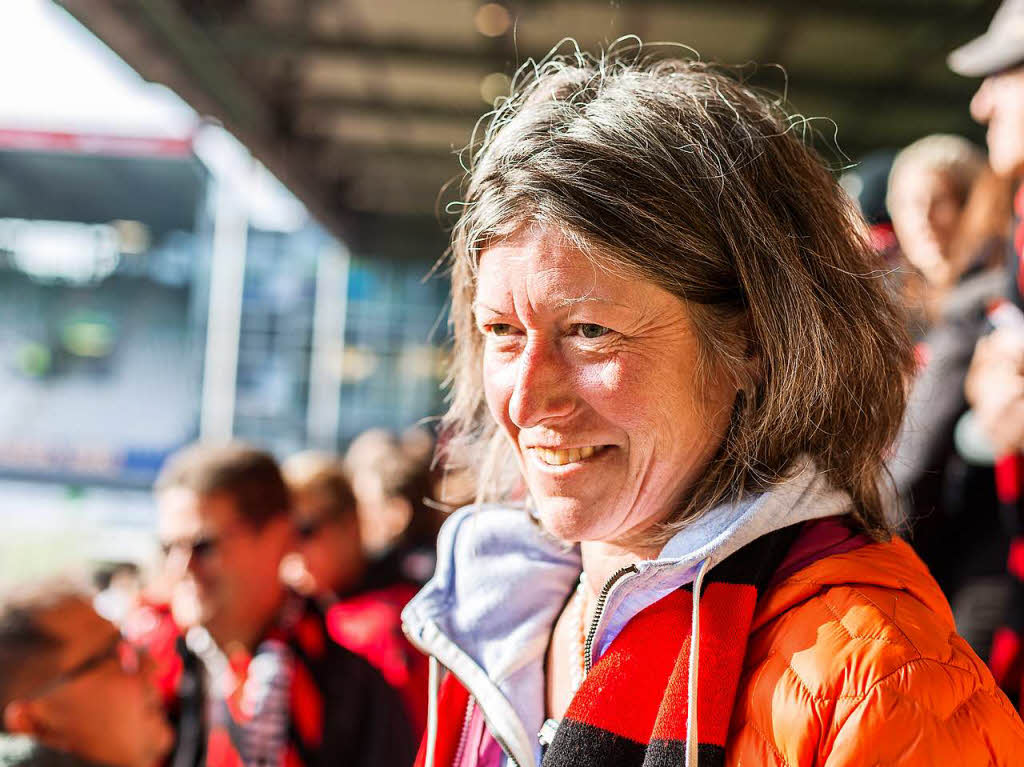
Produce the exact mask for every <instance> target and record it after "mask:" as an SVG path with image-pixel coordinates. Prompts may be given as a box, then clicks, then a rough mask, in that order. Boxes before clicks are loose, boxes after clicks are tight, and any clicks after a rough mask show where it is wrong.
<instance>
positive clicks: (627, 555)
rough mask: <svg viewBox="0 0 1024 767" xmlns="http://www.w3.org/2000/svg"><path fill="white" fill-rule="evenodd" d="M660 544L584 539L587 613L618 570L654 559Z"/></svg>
mask: <svg viewBox="0 0 1024 767" xmlns="http://www.w3.org/2000/svg"><path fill="white" fill-rule="evenodd" d="M660 552H661V546H657V547H647V548H643V547H638V546H620V545H618V544H615V543H607V542H604V541H584V542H583V543H581V544H580V555H581V557H582V559H583V572H584V573H585V575H586V579H585V580H586V589H585V596H586V604H587V613H588V614H589V613H590V611H591V609H592V607H593V605H594V603H595V602H596V601H597V595H598V594H600V593H601V589H602V588H604V585H605V584H606V583H607V582H608V581H609V579H610V578H611V577H612V576H613V575H615V573H617V572H618V571H619V570H621V569H622V568H624V567H628V566H629V565H632V564H636V563H637V562H641V561H643V560H645V559H655V558H656V557H657V556H658V554H659V553H660Z"/></svg>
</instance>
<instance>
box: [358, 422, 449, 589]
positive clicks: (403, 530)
mask: <svg viewBox="0 0 1024 767" xmlns="http://www.w3.org/2000/svg"><path fill="white" fill-rule="evenodd" d="M433 456H434V439H433V436H432V435H431V434H430V433H429V432H427V431H426V430H425V429H422V428H419V427H413V428H412V429H409V430H407V431H406V432H404V433H403V434H401V435H396V434H394V433H393V432H390V431H387V430H386V429H370V430H368V431H366V432H363V433H362V434H360V435H359V436H358V437H356V438H355V439H354V440H353V441H352V444H351V445H349V448H348V450H347V451H346V453H345V467H346V469H347V472H348V475H349V477H351V480H352V489H353V491H354V492H355V496H356V504H357V510H358V512H359V520H360V534H361V536H362V540H363V546H364V547H365V549H366V551H367V553H368V555H369V557H370V559H371V563H372V568H373V571H374V578H375V579H376V582H377V583H378V584H383V583H399V582H407V583H414V584H423V583H425V582H426V581H427V579H428V578H430V576H431V574H432V573H433V572H434V562H435V551H434V548H435V543H436V541H437V531H438V530H439V529H440V527H441V523H442V522H443V521H444V516H443V514H442V513H441V512H440V511H439V510H438V509H437V508H436V503H435V502H434V497H435V493H436V484H437V479H438V478H437V475H436V472H435V471H434V470H433Z"/></svg>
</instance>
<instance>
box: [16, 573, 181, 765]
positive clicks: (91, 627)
mask: <svg viewBox="0 0 1024 767" xmlns="http://www.w3.org/2000/svg"><path fill="white" fill-rule="evenodd" d="M152 670H153V664H152V662H151V661H150V660H149V658H148V657H147V656H146V655H145V654H144V653H142V652H140V651H139V650H138V649H136V648H135V647H134V646H133V645H132V644H130V643H129V642H127V641H126V640H124V639H123V638H122V637H121V635H120V634H119V633H118V631H117V629H116V628H115V627H114V626H113V625H112V624H111V623H109V622H108V621H106V620H104V619H103V618H101V617H100V616H99V615H97V614H96V612H95V610H94V609H93V607H92V603H91V599H90V594H89V592H88V591H87V590H86V589H84V588H83V587H80V586H78V585H77V584H75V583H73V582H71V581H63V580H62V581H47V582H44V583H41V584H37V585H35V586H32V587H29V588H28V589H23V590H21V591H15V592H11V593H8V594H6V595H3V596H0V725H2V727H0V729H2V734H0V765H3V767H45V766H51V767H55V766H57V765H63V766H67V767H73V766H75V765H88V764H93V765H106V766H107V767H155V765H158V764H161V763H162V760H163V758H164V757H165V756H166V755H167V753H168V752H169V750H170V749H171V746H172V743H173V732H172V730H171V728H170V726H169V725H168V723H167V721H166V719H165V718H164V712H163V709H162V707H161V701H160V696H159V694H158V692H157V689H156V686H155V684H154V682H153V679H152Z"/></svg>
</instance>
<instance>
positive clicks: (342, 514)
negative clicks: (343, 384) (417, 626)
mask: <svg viewBox="0 0 1024 767" xmlns="http://www.w3.org/2000/svg"><path fill="white" fill-rule="evenodd" d="M282 470H283V472H284V477H285V481H286V482H287V483H288V487H289V490H290V491H291V493H292V519H293V521H294V524H295V533H296V541H295V551H294V552H293V553H292V554H290V555H289V556H288V558H287V560H286V563H285V567H284V568H282V575H283V577H284V578H285V581H286V582H288V583H290V584H291V585H292V586H293V587H294V588H296V589H297V590H299V591H302V592H303V593H306V594H309V595H310V596H312V597H314V598H315V599H316V600H317V601H318V602H319V603H320V605H321V606H322V607H323V608H324V609H325V611H326V613H327V628H328V631H330V633H331V636H332V637H333V638H334V639H335V640H336V641H337V642H338V643H339V644H341V645H342V646H344V647H347V648H348V649H350V650H351V651H352V652H354V653H356V654H358V655H360V656H362V657H363V658H365V659H366V660H367V661H369V662H370V663H371V664H372V665H373V666H374V667H375V668H376V669H377V670H378V671H380V673H381V674H382V675H383V676H384V678H385V679H386V680H387V682H388V683H389V684H390V685H391V686H392V687H394V688H395V689H396V690H397V691H398V692H399V693H400V695H401V696H402V699H403V700H404V702H405V705H406V710H407V712H408V714H409V717H410V720H411V721H412V724H413V728H414V730H415V732H416V735H417V737H418V736H419V735H421V734H422V733H423V730H424V729H425V727H426V721H427V706H426V703H427V681H428V667H427V659H426V656H424V655H423V654H422V653H420V652H419V651H418V650H416V649H415V648H414V647H413V646H412V645H411V644H410V643H409V640H407V639H406V638H405V635H404V634H403V633H402V618H401V614H402V608H404V607H405V605H406V604H407V603H408V602H409V600H410V599H412V597H413V595H414V594H415V593H416V591H417V590H418V585H417V584H415V583H414V582H412V581H410V580H407V579H403V578H402V577H401V576H400V575H398V574H397V573H396V570H397V568H395V567H393V566H392V563H391V561H390V559H378V558H374V557H373V554H372V552H368V551H367V547H366V541H365V538H364V536H363V534H362V530H363V529H364V528H365V523H361V520H360V517H359V511H358V509H357V500H356V494H355V492H354V490H353V488H352V484H351V482H350V481H349V476H348V473H347V471H346V469H345V467H344V466H343V464H342V461H341V459H340V458H339V457H337V456H333V455H331V454H328V453H322V452H318V451H304V452H301V453H296V454H295V455H292V456H290V457H289V458H288V459H287V460H286V461H285V462H284V464H283V466H282Z"/></svg>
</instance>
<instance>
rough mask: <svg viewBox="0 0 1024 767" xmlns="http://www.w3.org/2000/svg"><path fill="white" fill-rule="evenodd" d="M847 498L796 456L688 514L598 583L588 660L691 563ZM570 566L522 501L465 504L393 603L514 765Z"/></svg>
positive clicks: (714, 558) (692, 571) (529, 737)
mask: <svg viewBox="0 0 1024 767" xmlns="http://www.w3.org/2000/svg"><path fill="white" fill-rule="evenodd" d="M849 504H850V501H849V497H848V496H847V495H846V494H845V493H843V492H840V491H837V490H835V489H834V488H833V487H831V485H829V484H828V482H827V481H826V479H825V477H824V475H822V474H820V473H818V472H817V471H816V469H815V467H814V465H813V463H811V462H810V461H809V460H801V461H798V462H797V463H796V465H795V468H794V471H793V472H792V473H791V475H790V478H789V479H787V480H786V481H784V482H782V483H781V484H779V485H777V486H776V487H774V488H772V489H771V490H769V491H767V492H764V493H761V494H758V495H752V496H749V497H747V498H745V499H743V500H742V501H741V502H738V503H733V504H727V505H723V506H720V507H718V508H715V509H713V510H712V511H710V512H708V513H707V514H705V515H704V516H702V517H700V518H698V519H697V520H695V521H694V522H693V523H692V524H690V525H688V526H687V527H686V528H685V529H683V530H682V531H680V532H679V533H678V534H677V535H676V536H674V537H673V538H672V539H671V540H670V541H669V542H668V543H667V544H666V545H665V547H664V548H663V549H662V551H661V553H660V555H659V556H658V558H657V559H653V560H647V561H641V562H637V563H636V572H635V573H633V574H631V575H629V576H627V577H623V578H621V579H619V580H618V581H616V582H615V585H614V587H613V588H612V589H611V590H609V591H608V598H607V600H606V602H605V608H604V611H603V613H602V614H601V617H600V619H599V621H598V625H597V629H596V632H595V634H594V643H593V658H594V660H595V662H596V660H597V659H598V658H600V656H601V655H602V654H603V653H604V651H605V650H606V649H607V648H608V646H609V645H610V644H611V642H612V640H614V638H615V637H616V636H617V635H618V633H619V631H620V630H621V629H622V628H623V627H624V626H625V625H626V623H628V622H629V620H630V619H631V618H633V617H634V616H635V615H636V614H637V613H639V612H640V611H641V610H643V609H644V608H646V607H648V606H650V605H651V604H653V603H654V602H657V601H658V600H659V599H661V598H662V597H664V596H666V595H667V594H669V593H671V592H672V591H674V590H675V589H678V588H679V587H681V586H684V585H686V584H688V583H691V582H693V580H694V578H695V576H696V575H697V572H698V568H700V570H701V571H702V573H703V572H706V571H707V570H708V569H710V568H713V567H714V566H715V565H717V564H718V563H720V562H721V561H722V560H724V559H725V558H726V557H728V556H729V555H730V554H732V553H733V552H735V551H737V550H738V549H740V548H742V547H743V546H745V545H746V544H748V543H750V542H751V541H753V540H755V539H757V538H759V537H761V536H763V535H766V534H767V533H770V532H772V531H774V530H778V529H781V528H783V527H788V526H789V525H793V524H796V523H798V522H804V521H808V520H812V519H819V518H823V517H830V516H835V515H838V514H843V513H846V512H847V511H848V510H849ZM580 568H581V564H580V553H579V547H578V546H568V545H565V544H562V543H559V542H557V541H554V540H553V539H551V538H550V537H548V536H546V535H545V534H544V533H543V532H542V531H541V530H540V529H539V527H538V526H537V525H536V524H535V523H534V522H533V521H532V520H531V519H530V517H529V515H528V513H527V512H526V511H525V509H524V508H522V507H519V508H516V507H502V506H482V507H467V508H465V509H461V510H460V511H458V512H456V513H454V514H453V515H452V516H451V517H450V518H449V519H448V520H447V521H446V522H445V524H444V526H443V528H442V530H441V534H440V537H439V539H438V560H437V570H436V571H435V574H434V577H433V578H432V579H431V580H430V581H429V582H428V583H427V584H426V586H425V587H424V588H423V590H422V591H420V593H419V594H417V595H416V597H414V598H413V600H412V601H411V602H410V603H409V604H408V605H407V606H406V608H405V610H404V611H403V613H402V619H403V623H404V628H405V631H406V633H407V635H408V636H409V638H410V640H411V641H412V642H413V644H415V645H417V646H418V647H419V648H420V649H422V650H423V651H424V652H426V653H427V654H429V655H431V656H432V657H433V658H436V660H437V661H439V662H440V663H441V664H442V665H444V666H445V667H447V668H448V669H450V670H451V671H452V672H453V673H455V675H456V676H457V677H458V678H459V680H460V682H461V683H462V684H463V686H465V687H466V688H467V689H468V690H469V691H470V693H471V694H472V695H473V696H474V698H475V699H476V702H477V705H479V707H480V709H481V711H482V712H483V714H484V717H485V718H486V720H487V723H488V727H489V730H490V731H491V733H492V734H493V735H494V736H495V737H496V738H497V739H498V741H499V742H500V743H501V744H502V746H503V748H504V749H505V751H506V752H507V753H509V754H510V755H511V756H512V757H513V758H514V759H515V760H516V763H517V764H519V765H520V766H521V767H532V765H535V764H537V763H539V761H540V750H539V745H538V742H537V739H536V736H535V734H536V733H537V731H538V730H539V729H540V726H541V724H543V722H544V712H545V709H544V656H545V652H546V649H547V645H548V641H549V637H550V634H551V630H552V627H553V625H554V622H555V620H556V619H557V617H558V615H559V613H560V612H561V610H562V608H563V607H564V605H565V602H566V600H567V599H568V598H569V596H570V593H571V592H572V590H573V588H574V587H575V584H576V582H577V579H578V578H579V574H580ZM428 736H429V734H428Z"/></svg>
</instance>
